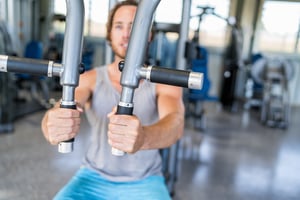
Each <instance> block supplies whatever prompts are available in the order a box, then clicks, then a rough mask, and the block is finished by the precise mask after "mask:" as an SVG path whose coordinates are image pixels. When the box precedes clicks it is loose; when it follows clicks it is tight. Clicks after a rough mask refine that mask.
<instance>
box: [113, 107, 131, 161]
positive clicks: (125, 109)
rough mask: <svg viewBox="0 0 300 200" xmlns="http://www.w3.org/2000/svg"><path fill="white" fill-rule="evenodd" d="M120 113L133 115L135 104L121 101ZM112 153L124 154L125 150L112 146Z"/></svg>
mask: <svg viewBox="0 0 300 200" xmlns="http://www.w3.org/2000/svg"><path fill="white" fill-rule="evenodd" d="M116 113H117V114H118V115H132V113H133V105H132V104H123V103H121V102H120V103H119V105H118V107H117V112H116ZM111 153H112V155H115V156H124V155H125V152H123V151H121V150H119V149H116V148H113V147H112V148H111Z"/></svg>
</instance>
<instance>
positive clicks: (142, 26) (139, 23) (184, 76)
mask: <svg viewBox="0 0 300 200" xmlns="http://www.w3.org/2000/svg"><path fill="white" fill-rule="evenodd" d="M159 2H160V0H153V1H147V0H142V1H140V3H139V5H138V9H137V13H136V16H135V19H134V22H133V27H132V32H131V37H130V40H129V45H128V50H127V54H126V57H125V63H124V68H123V70H122V75H121V86H122V92H121V98H120V101H119V104H118V107H117V114H127V115H132V112H133V95H134V90H135V88H137V87H138V83H139V80H140V79H142V78H143V79H147V80H149V81H151V82H156V83H163V84H168V85H175V86H181V87H187V88H194V89H200V88H201V87H202V78H203V77H202V74H201V73H195V72H191V71H185V70H177V69H169V68H161V67H155V66H144V64H143V63H144V58H145V53H146V46H147V41H148V38H149V33H150V27H151V22H152V17H153V13H154V11H155V9H156V7H157V5H158V4H159ZM112 154H113V155H117V156H122V155H124V152H122V151H120V150H118V149H114V148H112Z"/></svg>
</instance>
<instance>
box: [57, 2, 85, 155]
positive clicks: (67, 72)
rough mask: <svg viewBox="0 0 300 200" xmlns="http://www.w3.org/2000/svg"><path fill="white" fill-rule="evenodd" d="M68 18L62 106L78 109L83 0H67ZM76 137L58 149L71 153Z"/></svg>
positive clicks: (64, 53) (64, 51) (61, 144)
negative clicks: (76, 97) (77, 95)
mask: <svg viewBox="0 0 300 200" xmlns="http://www.w3.org/2000/svg"><path fill="white" fill-rule="evenodd" d="M66 4H67V18H66V30H65V39H64V46H63V58H62V65H63V66H64V70H63V73H62V76H61V79H60V84H61V85H62V86H63V93H62V100H61V104H60V107H62V108H69V109H76V102H75V100H74V99H75V97H74V93H75V88H76V87H77V86H78V82H79V70H78V67H79V66H80V65H81V55H82V43H83V27H84V3H83V0H77V1H74V0H73V1H72V0H66ZM73 142H74V139H71V140H68V141H65V142H61V143H59V144H58V151H59V152H61V153H69V152H72V151H73Z"/></svg>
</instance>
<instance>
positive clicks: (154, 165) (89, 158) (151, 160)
mask: <svg viewBox="0 0 300 200" xmlns="http://www.w3.org/2000/svg"><path fill="white" fill-rule="evenodd" d="M96 71H97V81H96V86H95V90H94V92H93V96H92V100H91V108H90V109H88V110H86V116H87V119H88V121H89V123H90V127H91V141H90V145H89V146H88V150H87V153H86V155H85V158H84V161H83V166H85V167H88V168H92V169H94V170H96V171H97V172H98V173H99V174H100V175H101V176H103V177H104V178H106V179H108V180H111V181H119V182H122V181H135V180H140V179H143V178H145V177H148V176H151V175H162V172H161V170H162V169H161V165H162V164H161V163H162V161H161V156H160V154H159V151H158V150H157V149H154V150H140V151H138V152H136V153H134V154H125V155H124V156H114V155H112V154H111V146H110V145H109V144H108V137H107V130H108V123H109V120H108V118H107V114H108V113H110V112H111V111H112V109H113V107H115V106H116V105H118V103H119V100H120V93H119V92H118V91H117V90H116V88H114V87H113V85H112V83H111V81H110V79H109V76H108V68H107V66H101V67H97V68H96ZM133 103H134V108H133V114H134V115H136V116H137V117H138V118H139V119H140V121H141V123H142V125H143V126H144V125H151V124H153V123H155V122H156V121H157V120H158V111H157V103H156V92H155V84H154V83H151V82H148V81H142V82H141V83H140V84H139V87H138V88H136V89H135V91H134V97H133Z"/></svg>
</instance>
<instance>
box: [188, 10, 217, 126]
mask: <svg viewBox="0 0 300 200" xmlns="http://www.w3.org/2000/svg"><path fill="white" fill-rule="evenodd" d="M197 8H199V9H201V12H200V14H198V15H196V16H192V17H198V27H197V29H196V30H195V31H194V35H193V38H192V40H191V41H188V42H186V47H185V58H186V60H187V63H188V65H189V67H190V68H191V70H192V71H195V72H199V73H202V74H203V87H202V89H201V90H194V89H190V90H189V91H188V104H187V110H188V111H189V112H188V114H189V115H190V116H192V117H193V119H194V128H196V129H199V130H202V131H204V130H205V129H206V118H205V110H204V106H203V102H204V101H216V100H217V97H213V96H210V95H209V89H210V80H209V75H208V51H207V49H206V48H204V47H203V46H201V45H199V33H200V24H201V22H202V20H203V17H204V16H205V15H208V14H212V15H215V16H217V17H220V16H219V15H217V14H216V13H215V12H214V8H212V7H208V6H205V7H202V6H197Z"/></svg>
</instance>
